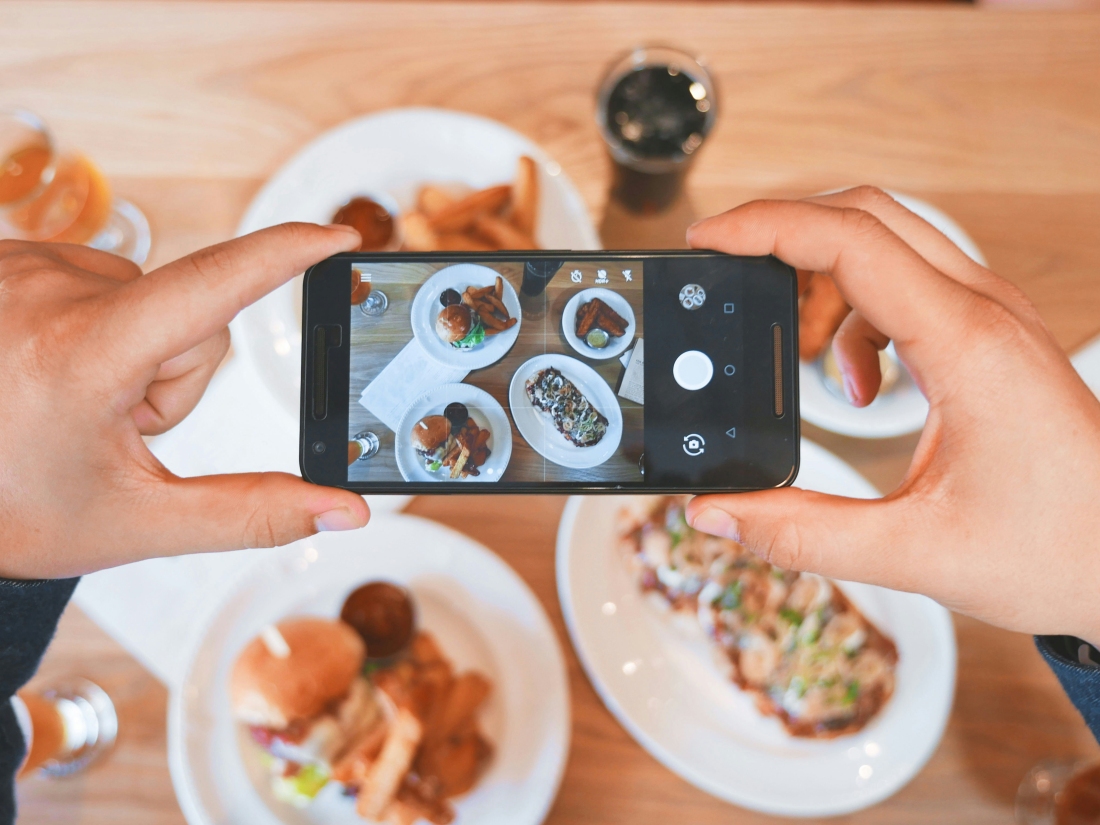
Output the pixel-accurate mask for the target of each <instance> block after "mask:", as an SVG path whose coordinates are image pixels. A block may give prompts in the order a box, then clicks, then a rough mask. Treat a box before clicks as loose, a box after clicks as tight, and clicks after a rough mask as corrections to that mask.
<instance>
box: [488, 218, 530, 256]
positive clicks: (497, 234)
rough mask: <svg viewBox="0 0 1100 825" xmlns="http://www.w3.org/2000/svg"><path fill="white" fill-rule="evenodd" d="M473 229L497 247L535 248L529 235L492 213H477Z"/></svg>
mask: <svg viewBox="0 0 1100 825" xmlns="http://www.w3.org/2000/svg"><path fill="white" fill-rule="evenodd" d="M474 230H475V231H476V232H477V234H478V235H480V236H481V237H482V238H484V239H485V240H486V241H488V242H489V243H491V244H493V245H494V246H495V247H497V248H498V249H536V248H537V247H536V246H535V242H534V241H533V240H531V237H530V236H529V235H526V234H524V233H523V232H520V231H519V230H518V229H516V228H515V227H514V226H512V224H510V223H508V222H507V221H503V220H501V219H500V218H498V217H495V216H493V215H478V216H477V217H476V218H475V219H474Z"/></svg>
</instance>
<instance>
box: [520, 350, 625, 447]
mask: <svg viewBox="0 0 1100 825" xmlns="http://www.w3.org/2000/svg"><path fill="white" fill-rule="evenodd" d="M549 367H556V368H557V369H558V370H559V371H560V372H561V374H562V375H564V376H565V377H566V378H568V379H569V380H570V381H572V382H573V386H575V387H576V388H577V389H578V390H580V392H581V393H582V394H583V395H584V397H585V398H587V399H588V400H589V401H591V402H592V404H593V405H594V406H595V407H596V409H597V410H599V411H600V412H601V413H603V416H604V418H606V419H607V432H606V433H605V434H604V437H603V438H602V439H600V441H599V443H598V444H594V445H592V446H591V447H578V446H577V445H576V444H573V443H572V442H570V441H568V440H566V438H565V436H563V435H562V434H561V433H559V432H558V428H557V427H555V426H554V422H553V421H551V420H550V416H549V415H546V414H545V413H543V412H540V411H539V410H536V409H535V408H534V406H532V404H531V399H529V398H528V397H527V379H528V378H530V377H531V376H532V375H534V374H535V373H536V372H538V371H539V370H544V369H547V368H549ZM508 405H509V406H510V407H511V408H512V419H513V420H514V421H515V422H516V429H517V430H519V434H520V435H522V436H523V438H524V439H525V440H526V441H527V443H528V444H530V445H531V447H532V448H533V449H534V451H535V452H536V453H538V454H539V455H541V456H542V457H543V458H545V459H548V460H549V461H552V462H554V463H555V464H558V465H560V466H562V467H570V468H572V469H585V468H587V467H598V466H599V465H600V464H603V463H604V462H605V461H607V459H609V458H611V456H613V455H614V454H615V450H617V449H619V441H620V440H621V439H622V437H623V412H622V410H621V409H620V408H619V402H618V400H617V399H616V398H615V392H614V390H612V389H611V387H609V386H608V385H607V382H606V381H604V380H603V379H602V378H601V377H600V375H599V373H597V372H596V371H595V370H594V369H592V368H591V367H590V366H588V365H587V364H582V363H581V362H580V361H578V360H577V359H576V358H570V357H569V356H568V355H557V354H550V355H536V356H535V357H534V358H532V359H530V360H529V361H525V362H524V363H523V366H521V367H520V368H519V369H518V370H516V372H515V374H514V375H513V376H512V382H511V383H510V384H509V385H508Z"/></svg>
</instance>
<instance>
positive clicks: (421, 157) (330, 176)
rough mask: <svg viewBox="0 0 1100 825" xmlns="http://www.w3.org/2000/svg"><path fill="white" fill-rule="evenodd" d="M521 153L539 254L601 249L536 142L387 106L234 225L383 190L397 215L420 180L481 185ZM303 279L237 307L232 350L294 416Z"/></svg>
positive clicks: (308, 216) (481, 122) (269, 220)
mask: <svg viewBox="0 0 1100 825" xmlns="http://www.w3.org/2000/svg"><path fill="white" fill-rule="evenodd" d="M522 155H529V156H530V157H532V158H534V159H535V160H536V161H537V162H538V166H539V191H540V197H539V224H538V227H537V228H536V233H535V234H536V240H537V241H538V242H539V244H540V245H541V246H543V247H544V248H546V249H599V248H600V238H599V235H598V234H597V232H596V228H595V226H594V225H593V224H592V219H591V218H590V217H589V215H588V212H587V210H586V209H585V205H584V202H583V201H582V200H581V197H580V195H579V194H578V193H577V190H576V188H575V187H574V186H573V183H572V182H571V181H570V180H569V178H568V177H566V175H565V174H564V173H563V172H562V171H561V166H559V165H558V164H557V163H555V162H554V161H553V160H551V158H550V157H549V156H548V155H547V154H546V153H545V152H544V151H543V150H542V149H540V148H539V147H538V146H536V145H535V144H534V143H532V142H531V141H530V140H528V139H527V138H526V137H524V136H523V135H521V134H519V133H518V132H515V131H513V130H512V129H509V128H508V127H507V126H504V125H503V124H501V123H497V122H495V121H492V120H488V119H486V118H483V117H477V116H475V115H469V114H464V113H462V112H451V111H447V110H444V109H430V108H407V109H391V110H388V111H383V112H378V113H376V114H372V115H367V116H365V117H361V118H357V119H355V120H351V121H348V122H347V123H345V124H343V125H341V126H338V127H336V128H335V129H332V130H331V131H329V132H326V133H325V134H323V135H321V136H320V137H318V138H317V139H316V140H314V141H313V142H312V143H310V144H309V145H308V146H306V147H305V148H304V149H302V150H301V151H300V152H299V153H298V154H297V155H295V156H294V157H293V158H292V159H291V160H290V161H288V162H287V164H286V165H285V166H283V168H282V169H280V170H279V171H278V172H276V173H275V174H274V175H273V176H272V178H271V179H270V180H269V181H268V182H267V184H266V185H265V186H264V187H263V189H261V190H260V191H259V193H258V194H257V195H256V197H255V198H254V199H253V201H252V204H251V205H250V206H249V208H248V211H247V212H246V213H245V215H244V218H242V219H241V223H240V226H239V227H238V228H237V234H238V235H244V234H246V233H248V232H254V231H256V230H257V229H262V228H264V227H266V226H273V225H274V224H278V223H283V222H285V221H310V222H312V223H322V224H327V223H330V222H331V221H332V216H333V215H334V214H335V212H336V210H337V209H338V208H339V207H340V206H341V205H342V204H344V203H345V202H347V200H348V199H349V198H351V197H352V196H354V195H357V194H361V193H363V192H380V193H386V194H388V195H390V196H391V197H393V198H394V200H395V201H396V202H397V204H398V205H399V206H400V207H401V208H402V209H403V210H407V209H409V208H410V207H411V206H412V205H413V202H414V198H415V195H416V191H417V188H418V187H419V186H420V185H421V184H424V183H443V184H446V183H461V184H465V185H467V186H472V187H477V188H480V187H485V186H490V185H493V184H497V183H504V182H508V181H511V180H512V179H513V177H514V176H515V173H516V164H517V162H518V160H519V158H520V156H522ZM301 292H302V282H301V278H295V279H294V280H293V281H291V282H290V283H289V284H286V285H285V286H283V287H281V288H279V289H277V290H275V291H274V292H272V293H271V294H270V295H267V296H265V297H264V298H261V299H260V300H259V301H257V302H256V303H255V304H253V305H252V306H250V307H247V308H246V309H244V310H243V311H242V312H241V314H240V315H239V316H238V317H237V319H236V321H235V322H234V323H233V326H232V329H233V341H234V344H235V345H236V347H237V348H238V349H239V350H240V351H241V352H242V354H244V355H245V357H247V358H249V359H250V360H251V361H252V362H253V364H254V365H255V367H256V370H257V372H258V373H259V375H260V377H261V379H262V380H263V382H264V384H265V385H266V386H267V388H268V389H269V390H271V392H272V394H273V395H274V396H275V397H276V399H278V401H279V403H280V405H281V406H282V407H283V408H284V409H285V410H286V411H287V412H289V413H290V414H291V415H292V416H294V418H295V419H297V418H298V409H299V397H298V396H299V385H300V381H301V364H300V359H301V351H302V341H301V330H302V316H301V312H302V297H301Z"/></svg>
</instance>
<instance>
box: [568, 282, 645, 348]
mask: <svg viewBox="0 0 1100 825" xmlns="http://www.w3.org/2000/svg"><path fill="white" fill-rule="evenodd" d="M596 298H599V299H600V300H601V301H603V302H604V303H605V304H607V305H608V306H609V307H611V309H613V310H615V312H617V313H618V314H619V315H620V316H621V317H622V319H623V320H624V321H626V333H625V334H623V335H620V336H619V337H618V338H611V340H609V341H608V342H607V346H606V347H603V348H602V349H596V348H595V347H591V346H589V345H588V342H587V341H585V340H584V339H583V338H580V337H578V335H577V313H578V312H579V311H580V309H581V307H582V306H584V305H585V304H587V303H589V302H590V301H593V300H595V299H596ZM636 328H637V324H636V323H635V322H634V310H633V309H632V308H631V306H630V302H629V301H628V300H626V298H624V297H623V296H622V295H620V294H619V293H618V292H615V291H614V290H612V289H602V288H601V287H598V286H596V287H592V288H590V289H582V290H581V291H580V292H578V293H577V294H576V295H574V296H573V297H572V298H570V299H569V301H568V303H566V305H565V309H564V310H562V314H561V331H562V334H564V335H565V340H566V341H568V342H569V346H571V347H572V348H573V349H575V350H576V351H577V352H578V353H580V354H581V355H583V356H584V357H585V358H594V359H597V360H600V361H603V360H606V359H608V358H614V357H615V356H616V355H622V354H623V353H624V352H626V349H627V347H629V346H630V342H631V341H633V340H634V330H635V329H636ZM608 334H609V335H610V333H608Z"/></svg>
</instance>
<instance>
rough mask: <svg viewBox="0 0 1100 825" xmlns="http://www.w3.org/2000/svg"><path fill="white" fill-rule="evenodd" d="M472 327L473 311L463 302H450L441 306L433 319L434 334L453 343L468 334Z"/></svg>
mask: <svg viewBox="0 0 1100 825" xmlns="http://www.w3.org/2000/svg"><path fill="white" fill-rule="evenodd" d="M473 327H474V319H473V311H472V310H471V309H470V308H469V307H468V306H466V305H465V304H451V305H450V306H448V307H443V311H442V312H440V313H439V317H438V318H436V319H435V334H436V335H438V336H439V337H440V338H442V339H443V340H444V341H446V342H447V343H448V344H454V343H456V342H458V341H461V340H462V339H463V338H465V337H466V336H467V335H469V334H470V330H471V329H473Z"/></svg>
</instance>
